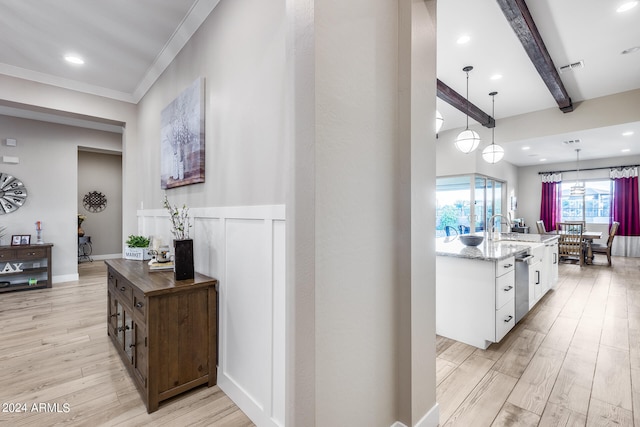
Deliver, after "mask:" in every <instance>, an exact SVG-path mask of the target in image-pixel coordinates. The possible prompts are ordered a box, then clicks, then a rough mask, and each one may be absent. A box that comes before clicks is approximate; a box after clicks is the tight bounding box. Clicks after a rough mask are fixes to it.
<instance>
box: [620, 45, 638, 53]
mask: <svg viewBox="0 0 640 427" xmlns="http://www.w3.org/2000/svg"><path fill="white" fill-rule="evenodd" d="M638 51H640V46H634V47H630V48H629V49H625V50H623V51H622V52H620V53H621V54H623V55H628V54H630V53H636V52H638Z"/></svg>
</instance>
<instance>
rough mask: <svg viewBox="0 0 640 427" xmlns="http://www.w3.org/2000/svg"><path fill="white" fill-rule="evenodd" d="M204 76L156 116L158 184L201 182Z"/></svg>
mask: <svg viewBox="0 0 640 427" xmlns="http://www.w3.org/2000/svg"><path fill="white" fill-rule="evenodd" d="M204 152H205V133H204V77H200V78H198V79H196V80H195V81H194V82H193V83H192V84H191V85H190V86H189V87H187V88H186V89H185V90H183V91H182V93H180V95H178V97H177V98H175V99H174V100H173V101H172V102H171V103H170V104H169V105H167V106H166V107H165V108H164V109H163V110H162V112H161V115H160V187H161V188H162V189H163V190H166V189H169V188H175V187H180V186H183V185H190V184H197V183H201V182H204V171H205V159H204Z"/></svg>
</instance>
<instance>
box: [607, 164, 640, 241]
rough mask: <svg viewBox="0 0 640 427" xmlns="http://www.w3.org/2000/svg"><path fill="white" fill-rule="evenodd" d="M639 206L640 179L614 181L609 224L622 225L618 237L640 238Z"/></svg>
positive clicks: (630, 178) (618, 179) (617, 179)
mask: <svg viewBox="0 0 640 427" xmlns="http://www.w3.org/2000/svg"><path fill="white" fill-rule="evenodd" d="M639 206H640V205H639V204H638V177H637V176H634V177H629V178H616V179H614V181H613V201H612V203H611V210H610V220H609V222H610V223H613V221H618V222H619V223H620V227H618V233H617V234H618V235H620V236H640V213H639V211H640V209H639Z"/></svg>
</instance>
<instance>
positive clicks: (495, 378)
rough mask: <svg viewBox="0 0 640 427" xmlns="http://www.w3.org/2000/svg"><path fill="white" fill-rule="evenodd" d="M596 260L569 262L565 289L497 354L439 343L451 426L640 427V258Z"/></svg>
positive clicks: (443, 411)
mask: <svg viewBox="0 0 640 427" xmlns="http://www.w3.org/2000/svg"><path fill="white" fill-rule="evenodd" d="M603 259H604V263H603ZM595 262H596V263H597V264H598V265H589V266H584V267H582V268H581V267H580V266H578V265H571V264H560V280H559V282H558V285H557V287H556V289H555V290H553V291H551V292H549V293H548V294H547V295H546V296H545V297H544V298H543V299H542V300H541V301H540V302H539V303H538V304H537V305H536V306H535V307H534V309H533V310H532V311H531V312H530V313H529V314H528V315H527V316H526V317H525V318H524V319H523V320H522V321H521V322H520V323H519V324H518V325H517V326H516V327H515V328H514V330H512V331H511V332H510V333H509V334H508V335H507V336H506V337H505V338H504V340H503V341H502V342H501V343H499V344H494V345H492V346H490V347H489V348H488V349H487V350H480V349H476V348H475V347H470V346H468V345H465V344H462V343H459V342H456V341H452V340H450V339H447V338H443V337H437V359H436V369H437V374H436V376H437V399H438V403H439V404H440V422H441V425H442V426H454V425H455V426H464V427H469V426H473V427H482V426H554V427H555V426H614V425H615V426H633V425H636V426H638V427H640V259H639V258H617V257H615V258H613V267H608V266H607V263H606V257H596V260H595Z"/></svg>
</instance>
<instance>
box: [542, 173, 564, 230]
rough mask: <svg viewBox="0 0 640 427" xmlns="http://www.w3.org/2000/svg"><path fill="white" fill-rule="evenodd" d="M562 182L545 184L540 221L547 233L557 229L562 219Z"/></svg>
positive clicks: (543, 186)
mask: <svg viewBox="0 0 640 427" xmlns="http://www.w3.org/2000/svg"><path fill="white" fill-rule="evenodd" d="M560 191H561V190H560V182H543V183H542V198H541V201H540V219H541V220H542V221H543V222H544V227H545V229H546V230H547V231H552V230H555V229H556V222H557V221H558V220H559V219H560V207H561V206H560V196H561V194H560Z"/></svg>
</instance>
